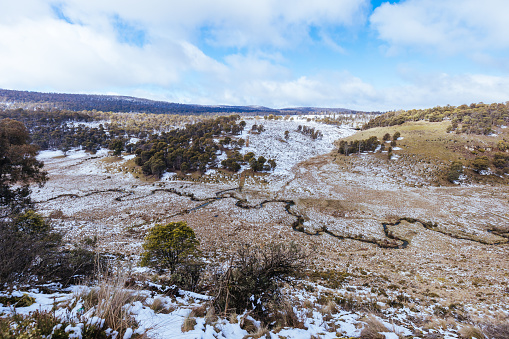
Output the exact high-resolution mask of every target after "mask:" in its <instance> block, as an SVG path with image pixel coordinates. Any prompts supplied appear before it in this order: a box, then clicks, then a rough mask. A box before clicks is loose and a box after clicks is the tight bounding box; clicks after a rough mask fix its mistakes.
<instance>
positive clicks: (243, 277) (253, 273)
mask: <svg viewBox="0 0 509 339" xmlns="http://www.w3.org/2000/svg"><path fill="white" fill-rule="evenodd" d="M307 257H308V256H307V254H305V253H304V251H303V250H302V249H301V248H300V247H299V246H297V245H296V244H295V243H290V244H275V243H269V244H267V245H265V246H263V247H255V246H250V245H242V246H241V247H240V248H239V249H238V250H237V252H236V253H235V255H234V256H233V257H232V258H231V259H230V262H229V264H228V267H227V269H226V270H225V271H224V272H221V273H220V274H218V275H216V277H215V279H216V282H215V286H216V291H215V293H216V297H215V299H214V306H215V308H216V311H218V313H223V312H224V313H229V312H236V313H242V312H243V311H244V310H247V309H250V308H252V305H253V304H254V310H253V311H254V313H257V314H259V315H261V314H263V313H264V312H265V311H264V310H263V309H264V307H263V305H264V304H266V303H268V302H270V301H273V300H275V299H277V297H278V295H279V287H278V284H279V283H280V282H282V281H290V280H291V279H292V278H293V277H295V276H297V275H299V273H301V272H302V270H303V269H304V268H305V267H306V259H307Z"/></svg>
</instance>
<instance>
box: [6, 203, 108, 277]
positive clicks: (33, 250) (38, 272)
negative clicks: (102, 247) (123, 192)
mask: <svg viewBox="0 0 509 339" xmlns="http://www.w3.org/2000/svg"><path fill="white" fill-rule="evenodd" d="M61 245H62V236H61V235H60V234H59V233H57V232H55V231H54V230H53V228H52V227H51V225H50V224H48V223H47V222H46V221H45V220H44V219H43V218H42V217H41V216H40V215H39V214H37V213H35V212H34V211H32V210H27V211H26V212H24V213H23V214H18V215H15V216H14V217H13V218H12V220H10V221H5V220H4V221H1V222H0V286H2V285H9V284H12V283H16V282H18V283H20V282H31V281H33V280H37V281H39V282H41V281H58V282H61V283H63V284H64V285H67V284H69V283H75V282H77V281H78V280H79V279H83V278H85V277H88V276H90V275H92V274H93V273H94V272H95V270H96V265H97V264H100V263H101V260H99V258H97V257H96V256H95V254H94V252H93V251H92V250H90V247H91V246H90V245H86V244H79V245H76V246H75V247H74V248H73V249H71V250H62V249H61Z"/></svg>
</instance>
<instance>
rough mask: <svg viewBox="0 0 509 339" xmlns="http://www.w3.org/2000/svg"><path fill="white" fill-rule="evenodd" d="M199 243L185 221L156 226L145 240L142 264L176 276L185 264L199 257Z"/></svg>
mask: <svg viewBox="0 0 509 339" xmlns="http://www.w3.org/2000/svg"><path fill="white" fill-rule="evenodd" d="M198 245H199V241H198V240H197V239H196V236H195V234H194V231H193V230H192V228H190V227H189V226H187V223H186V222H184V221H179V222H170V223H168V224H166V225H159V224H158V225H155V226H154V227H153V228H152V229H151V230H150V232H149V234H148V235H147V237H146V238H145V243H144V244H143V249H144V250H145V252H143V254H142V259H141V264H142V265H143V266H150V267H154V268H158V269H161V270H163V269H169V270H170V273H171V274H174V273H175V272H176V270H177V268H178V267H179V266H180V265H181V264H184V263H188V262H192V261H193V259H195V258H196V256H197V255H198V253H199V251H198Z"/></svg>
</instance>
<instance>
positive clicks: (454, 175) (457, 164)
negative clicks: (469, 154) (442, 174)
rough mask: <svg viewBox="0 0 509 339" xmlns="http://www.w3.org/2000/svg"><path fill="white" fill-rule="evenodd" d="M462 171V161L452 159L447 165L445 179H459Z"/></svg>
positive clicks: (452, 180)
mask: <svg viewBox="0 0 509 339" xmlns="http://www.w3.org/2000/svg"><path fill="white" fill-rule="evenodd" d="M462 173H463V163H462V162H461V161H454V162H453V163H452V164H451V166H450V167H449V171H448V172H447V180H449V181H450V182H454V181H456V180H458V179H459V177H460V175H461V174H462Z"/></svg>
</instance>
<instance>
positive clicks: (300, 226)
mask: <svg viewBox="0 0 509 339" xmlns="http://www.w3.org/2000/svg"><path fill="white" fill-rule="evenodd" d="M240 189H241V187H235V188H229V189H226V190H221V191H218V192H215V197H210V198H197V197H196V196H195V195H194V193H188V192H181V191H178V190H177V189H175V188H157V189H153V190H151V191H150V193H149V194H146V195H143V196H141V197H135V198H133V199H132V200H138V199H143V198H145V197H147V196H150V195H153V194H155V193H157V192H166V193H172V194H176V195H179V196H185V197H188V198H189V199H190V200H191V201H197V202H203V203H202V204H200V205H198V206H195V207H193V208H190V209H184V210H182V211H180V212H177V213H175V214H172V215H169V216H167V218H172V217H175V216H181V215H185V214H188V213H191V212H194V211H197V210H199V209H201V208H204V207H206V206H208V205H210V204H212V203H214V202H216V201H219V200H222V199H225V198H232V199H235V200H237V201H236V203H235V206H237V207H239V208H242V209H261V208H263V207H264V206H265V205H266V204H269V203H283V204H285V207H284V208H285V211H286V213H288V214H289V215H291V216H292V217H295V218H296V220H295V222H294V223H293V224H292V229H293V230H294V231H297V232H301V233H304V234H306V235H310V236H320V235H322V234H328V235H329V236H331V237H334V238H336V239H340V240H343V239H351V240H356V241H360V242H364V243H370V244H374V245H377V246H378V247H380V248H389V249H405V248H407V247H408V246H409V244H410V241H409V240H408V239H404V238H402V237H399V236H397V235H395V234H394V233H393V232H392V231H391V230H390V229H389V227H388V226H398V225H400V224H401V222H402V221H407V222H409V223H417V222H418V223H420V224H421V225H422V226H423V227H424V228H425V229H428V230H431V231H435V232H438V233H441V234H444V235H446V236H449V237H452V238H456V239H462V240H469V241H473V242H477V243H480V244H484V245H502V244H506V243H508V242H509V233H508V232H507V231H506V230H502V229H498V228H495V227H493V228H491V229H488V230H487V231H488V232H489V233H492V234H495V235H497V236H499V237H503V238H506V239H504V240H500V241H491V242H489V241H486V240H483V239H480V238H473V237H471V236H470V237H469V236H468V234H463V235H462V234H457V233H452V232H449V231H446V230H444V229H441V228H439V227H438V225H437V224H434V223H432V222H425V221H421V220H419V219H415V218H408V217H401V218H399V219H398V220H397V221H396V222H394V223H382V226H383V231H384V233H385V236H386V238H385V239H377V238H367V237H364V236H363V235H362V234H360V235H357V236H354V235H338V234H335V233H333V232H331V231H329V230H327V229H326V228H323V229H321V230H316V231H314V232H309V231H307V230H306V229H305V227H304V221H305V219H304V217H303V216H302V215H300V214H297V213H296V212H294V211H293V210H292V206H294V205H295V204H296V203H295V201H294V200H288V199H272V200H264V201H262V202H260V203H257V204H254V205H249V204H248V201H247V200H246V199H242V198H239V197H237V196H235V194H233V193H234V192H235V191H240ZM108 192H118V193H123V195H120V196H118V197H116V198H114V200H116V201H122V199H124V198H126V197H128V196H131V195H133V194H134V192H133V191H127V190H125V189H120V188H118V189H107V190H97V191H92V192H89V193H86V194H84V195H77V194H61V195H58V196H55V197H52V198H49V199H48V200H45V201H36V202H34V203H36V204H41V203H44V202H48V201H51V200H56V199H59V198H64V197H71V198H84V197H88V196H91V195H94V194H101V193H108ZM229 192H231V193H229ZM226 193H228V194H226Z"/></svg>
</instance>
